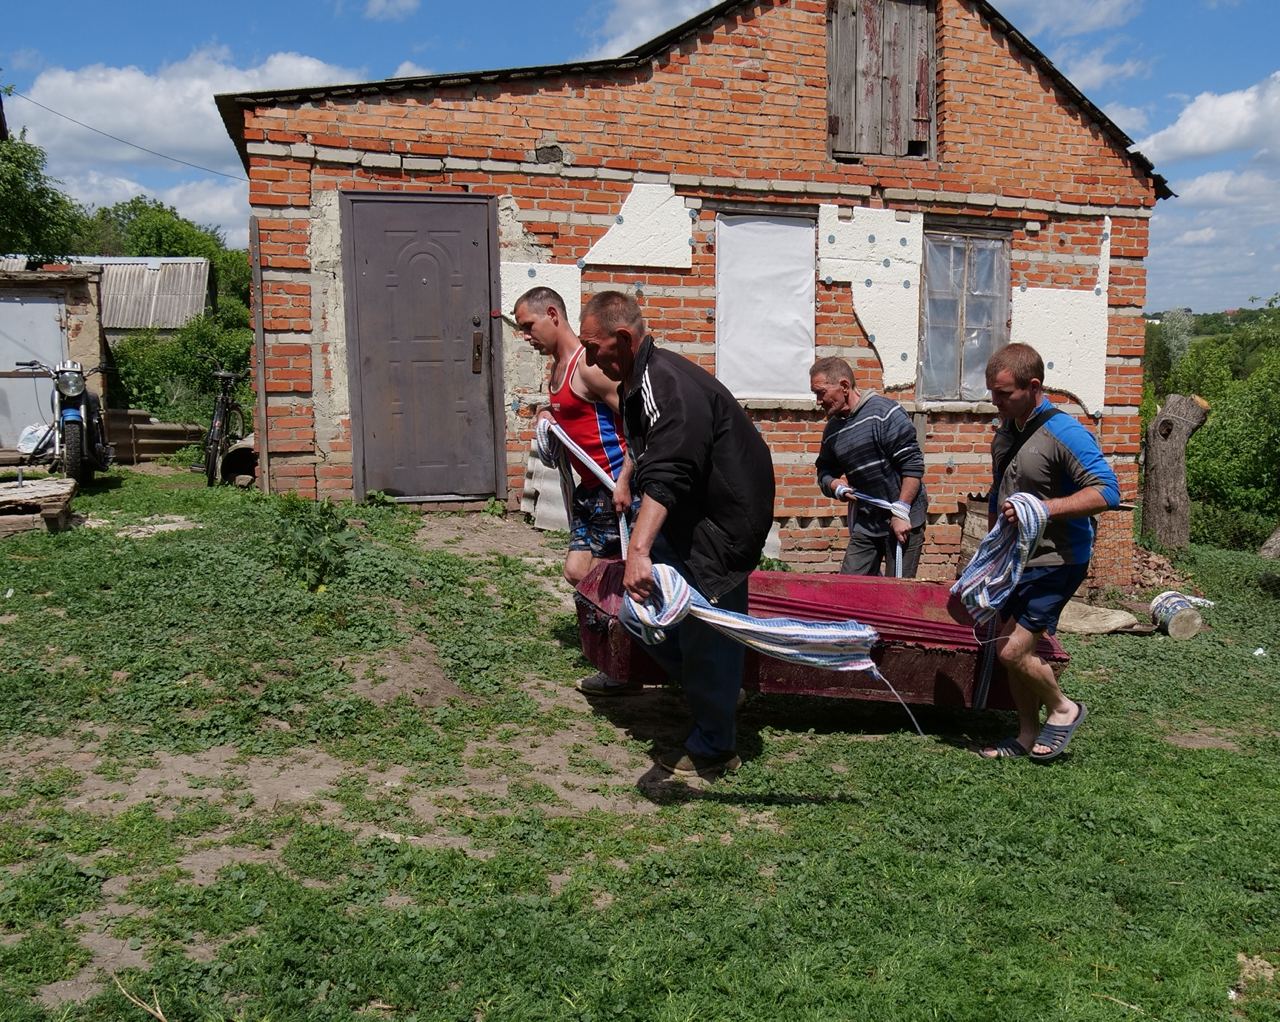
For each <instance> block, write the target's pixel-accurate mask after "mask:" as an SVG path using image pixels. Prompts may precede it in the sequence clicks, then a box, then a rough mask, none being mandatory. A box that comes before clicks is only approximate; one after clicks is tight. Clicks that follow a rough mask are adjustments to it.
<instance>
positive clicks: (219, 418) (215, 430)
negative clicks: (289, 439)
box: [204, 355, 249, 486]
mask: <svg viewBox="0 0 1280 1022" xmlns="http://www.w3.org/2000/svg"><path fill="white" fill-rule="evenodd" d="M208 358H209V361H210V362H212V363H213V365H214V371H213V378H214V379H215V380H217V381H218V397H217V400H216V401H214V404H213V418H212V420H211V421H210V422H209V432H208V433H206V434H205V438H204V478H205V485H206V486H216V485H217V484H218V481H219V480H220V478H221V475H222V459H223V458H224V457H225V456H226V453H227V451H228V450H230V449H231V448H232V447H233V446H234V445H235V444H237V443H239V442H240V441H241V440H243V439H244V409H243V408H241V407H240V402H239V401H237V400H236V384H238V383H241V382H243V381H244V380H246V379H248V378H249V370H247V369H246V370H245V371H244V372H243V373H233V372H229V371H228V370H226V369H223V368H222V363H221V362H219V361H218V360H217V359H216V358H214V357H213V356H212V355H210V356H208Z"/></svg>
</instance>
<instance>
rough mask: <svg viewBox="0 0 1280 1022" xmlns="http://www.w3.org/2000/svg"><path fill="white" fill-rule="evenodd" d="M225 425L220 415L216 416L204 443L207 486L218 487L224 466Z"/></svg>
mask: <svg viewBox="0 0 1280 1022" xmlns="http://www.w3.org/2000/svg"><path fill="white" fill-rule="evenodd" d="M224 429H225V423H224V421H223V417H222V416H221V415H219V414H216V413H215V415H214V417H213V423H212V424H211V425H210V426H209V435H208V436H207V437H205V441H204V481H205V485H206V486H217V485H218V469H219V468H220V467H221V464H222V441H223V437H224V435H225V433H224Z"/></svg>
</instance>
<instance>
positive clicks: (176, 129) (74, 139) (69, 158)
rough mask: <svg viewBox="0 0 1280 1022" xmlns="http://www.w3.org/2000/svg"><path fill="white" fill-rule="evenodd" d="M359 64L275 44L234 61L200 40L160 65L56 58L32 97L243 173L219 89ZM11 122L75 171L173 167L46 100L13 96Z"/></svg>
mask: <svg viewBox="0 0 1280 1022" xmlns="http://www.w3.org/2000/svg"><path fill="white" fill-rule="evenodd" d="M359 77H361V75H360V72H358V71H355V70H352V69H348V68H342V67H338V66H336V65H333V64H326V63H325V62H323V61H320V60H316V59H315V58H313V57H307V56H303V55H302V54H298V53H274V54H272V55H271V56H269V57H267V58H266V59H265V60H264V61H262V63H260V64H258V65H256V66H254V67H245V68H240V67H236V66H235V65H233V64H232V63H231V62H230V58H229V54H228V52H227V50H226V49H225V48H220V47H208V48H205V49H200V50H196V51H195V52H193V53H192V54H191V55H190V56H188V57H186V58H185V59H183V60H181V61H178V62H177V63H174V64H167V65H165V66H163V67H161V68H159V69H158V70H156V71H155V72H148V71H144V70H142V69H141V68H138V67H110V66H108V65H106V64H91V65H89V66H87V67H82V68H78V69H76V70H70V69H67V68H50V69H47V70H45V71H42V72H41V73H40V74H39V75H38V76H37V77H36V79H35V81H34V82H33V83H32V85H31V87H30V90H29V91H28V93H27V95H29V96H30V97H31V98H32V99H33V100H35V101H36V102H38V103H42V104H44V105H45V106H47V107H50V108H52V109H53V110H57V111H59V112H61V113H63V114H65V115H67V116H68V117H74V118H75V119H76V120H78V121H82V122H84V123H85V124H90V125H92V126H93V127H95V128H97V129H99V131H104V132H107V133H108V134H111V135H115V136H117V137H118V138H122V139H125V140H127V141H129V142H132V143H134V144H135V145H138V146H143V147H145V148H147V149H152V150H155V151H156V152H159V153H164V154H165V155H168V156H173V157H176V158H177V159H179V160H183V161H186V162H188V163H195V164H199V165H201V166H204V167H209V168H212V169H214V170H221V171H223V172H225V173H233V174H240V173H241V172H242V170H241V167H240V163H239V160H238V159H237V158H236V155H235V151H234V149H233V148H232V145H231V140H230V139H229V138H228V137H227V130H226V128H225V127H224V126H223V124H222V119H221V117H219V116H218V111H217V109H216V107H215V106H214V103H213V97H214V94H215V93H218V92H241V91H244V92H248V91H254V90H258V89H270V88H277V87H284V86H291V85H319V84H324V83H332V82H336V81H352V80H354V79H358V78H359ZM7 109H8V112H9V121H10V124H11V126H14V127H18V126H21V125H23V124H25V125H26V126H27V127H28V128H29V129H30V135H29V137H30V138H31V140H32V141H33V142H35V143H37V144H38V145H40V146H41V147H43V148H44V150H45V151H46V153H47V155H48V158H49V166H50V169H51V171H52V172H53V173H55V174H56V175H58V176H62V177H76V176H80V175H82V174H84V173H87V172H88V171H89V170H91V169H92V170H98V171H100V172H102V171H104V170H105V169H107V168H112V167H117V168H124V167H129V168H138V167H142V166H149V167H152V168H155V167H161V166H163V167H166V168H169V167H172V166H173V164H171V163H169V162H168V161H165V160H161V159H160V158H158V157H155V156H148V155H147V154H145V153H141V152H139V151H138V150H137V149H135V148H133V147H132V146H129V145H123V144H121V143H119V142H113V141H111V140H110V139H106V138H104V137H103V136H102V135H99V134H96V133H95V132H92V131H88V130H86V129H85V128H82V127H80V126H79V125H77V124H73V123H71V122H70V121H67V120H64V119H63V118H61V117H58V116H56V115H54V114H52V113H49V112H48V111H46V110H43V109H41V108H39V107H36V106H33V105H32V104H30V103H23V102H22V101H21V100H16V99H15V100H13V101H11V102H10V103H9V105H8V107H7Z"/></svg>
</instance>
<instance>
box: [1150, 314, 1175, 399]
mask: <svg viewBox="0 0 1280 1022" xmlns="http://www.w3.org/2000/svg"><path fill="white" fill-rule="evenodd" d="M1172 368H1173V363H1172V360H1171V359H1170V358H1169V345H1168V344H1166V343H1165V339H1164V327H1163V326H1162V325H1161V324H1160V323H1148V324H1147V329H1146V343H1145V346H1144V350H1143V353H1142V376H1143V385H1144V387H1149V388H1150V389H1151V391H1152V393H1153V394H1155V396H1156V397H1157V398H1162V397H1164V396H1165V395H1166V394H1167V393H1169V372H1170V370H1171V369H1172Z"/></svg>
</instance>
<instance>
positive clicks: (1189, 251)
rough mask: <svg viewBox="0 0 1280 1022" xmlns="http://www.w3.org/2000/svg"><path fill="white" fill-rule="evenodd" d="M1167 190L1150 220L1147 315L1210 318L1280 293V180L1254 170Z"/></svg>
mask: <svg viewBox="0 0 1280 1022" xmlns="http://www.w3.org/2000/svg"><path fill="white" fill-rule="evenodd" d="M1172 187H1173V190H1174V191H1175V192H1177V193H1178V195H1179V197H1178V198H1177V199H1173V200H1170V201H1168V202H1162V203H1160V205H1159V206H1158V207H1157V210H1158V212H1157V213H1156V215H1155V216H1154V217H1152V220H1151V254H1150V256H1149V258H1148V259H1147V269H1148V279H1149V281H1150V287H1149V291H1148V296H1147V308H1149V309H1167V308H1173V307H1175V306H1189V307H1190V308H1192V309H1195V310H1196V311H1197V312H1215V311H1217V310H1219V309H1226V308H1233V307H1236V306H1241V305H1245V304H1246V303H1247V302H1248V301H1249V299H1250V298H1252V297H1254V296H1255V295H1262V296H1266V295H1270V294H1273V293H1275V292H1276V291H1277V289H1280V278H1277V276H1276V273H1275V271H1274V269H1273V267H1274V264H1275V263H1276V261H1277V259H1280V230H1278V228H1280V180H1277V178H1276V177H1274V176H1272V175H1270V174H1268V173H1266V172H1265V171H1264V169H1262V168H1256V167H1255V168H1251V169H1248V170H1243V171H1235V170H1220V171H1213V172H1211V173H1207V174H1201V175H1199V176H1198V177H1195V178H1192V179H1190V180H1187V181H1175V182H1173V185H1172Z"/></svg>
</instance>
